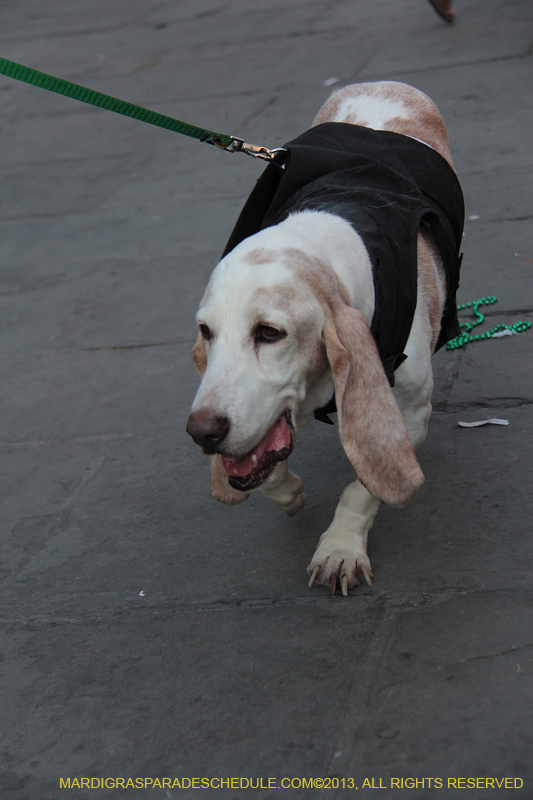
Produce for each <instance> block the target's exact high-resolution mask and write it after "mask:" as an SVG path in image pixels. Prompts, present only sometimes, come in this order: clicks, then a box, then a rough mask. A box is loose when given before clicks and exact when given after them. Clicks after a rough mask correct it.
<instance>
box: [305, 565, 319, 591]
mask: <svg viewBox="0 0 533 800" xmlns="http://www.w3.org/2000/svg"><path fill="white" fill-rule="evenodd" d="M319 572H320V567H315V568H314V570H313V572H312V574H311V577H310V578H309V583H308V584H307V585H308V586H309V588H311V586H312V585H313V583H314V582H315V578H316V576H317V575H318V573H319Z"/></svg>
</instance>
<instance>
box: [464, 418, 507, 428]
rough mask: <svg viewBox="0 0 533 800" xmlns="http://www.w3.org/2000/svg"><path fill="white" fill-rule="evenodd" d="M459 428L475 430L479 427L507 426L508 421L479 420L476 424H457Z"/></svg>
mask: <svg viewBox="0 0 533 800" xmlns="http://www.w3.org/2000/svg"><path fill="white" fill-rule="evenodd" d="M457 424H458V425H460V426H461V428H477V427H478V426H479V425H489V424H490V425H509V420H508V419H480V420H478V421H477V422H458V423H457Z"/></svg>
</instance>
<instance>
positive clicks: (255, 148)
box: [224, 136, 287, 161]
mask: <svg viewBox="0 0 533 800" xmlns="http://www.w3.org/2000/svg"><path fill="white" fill-rule="evenodd" d="M224 149H225V150H227V151H228V153H245V154H246V155H247V156H251V157H252V158H262V159H263V161H272V160H273V159H274V158H275V157H276V155H277V153H286V152H287V151H286V150H285V148H284V147H276V148H275V149H274V150H269V148H268V147H261V145H257V144H248V143H247V142H245V141H244V139H239V138H238V136H232V137H231V144H229V145H228V146H227V147H226V148H224Z"/></svg>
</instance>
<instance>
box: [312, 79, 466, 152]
mask: <svg viewBox="0 0 533 800" xmlns="http://www.w3.org/2000/svg"><path fill="white" fill-rule="evenodd" d="M323 122H349V123H351V124H352V125H361V126H363V127H365V128H373V129H374V130H378V131H393V132H394V133H401V134H403V135H404V136H411V137H412V138H414V139H419V140H420V141H422V142H425V143H426V144H429V145H430V146H431V147H433V149H434V150H436V151H437V152H438V153H440V155H441V156H443V157H444V158H445V159H446V161H447V162H448V163H449V164H450V166H452V167H453V162H452V156H451V152H450V145H449V142H448V135H447V133H446V128H445V126H444V122H443V120H442V117H441V115H440V114H439V111H438V109H437V106H436V105H435V103H434V102H433V100H431V99H430V98H429V97H428V96H427V95H425V94H424V93H423V92H421V91H419V90H418V89H414V88H413V87H412V86H408V85H407V84H406V83H398V82H397V81H377V82H376V83H356V84H353V85H351V86H345V87H344V89H340V90H339V91H338V92H335V94H334V95H332V97H330V99H329V100H328V101H327V102H326V103H325V104H324V105H323V106H322V108H321V109H320V111H319V112H318V114H317V116H316V118H315V121H314V122H313V125H320V124H321V123H323Z"/></svg>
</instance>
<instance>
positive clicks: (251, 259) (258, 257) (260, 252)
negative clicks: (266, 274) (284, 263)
mask: <svg viewBox="0 0 533 800" xmlns="http://www.w3.org/2000/svg"><path fill="white" fill-rule="evenodd" d="M277 258H278V254H277V253H276V251H275V250H267V249H266V247H256V248H255V249H254V250H250V251H249V252H248V253H246V255H245V256H244V259H243V260H244V261H246V262H247V263H248V264H272V263H273V262H274V261H276V260H277Z"/></svg>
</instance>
